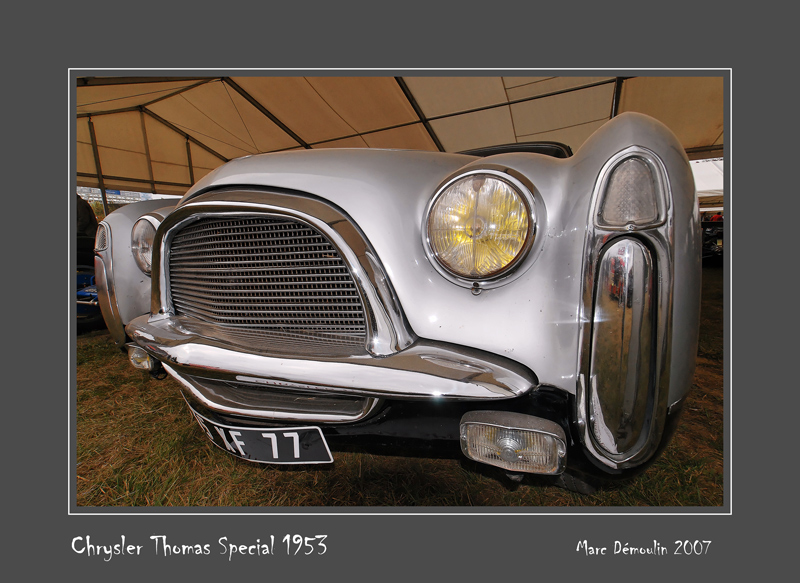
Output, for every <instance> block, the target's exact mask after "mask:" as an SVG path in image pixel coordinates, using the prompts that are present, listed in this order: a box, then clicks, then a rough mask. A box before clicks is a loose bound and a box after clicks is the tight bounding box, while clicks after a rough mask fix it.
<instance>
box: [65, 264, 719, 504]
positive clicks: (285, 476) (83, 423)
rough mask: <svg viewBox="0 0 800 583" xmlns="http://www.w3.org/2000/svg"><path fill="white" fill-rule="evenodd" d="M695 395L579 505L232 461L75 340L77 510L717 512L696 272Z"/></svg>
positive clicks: (547, 494) (495, 478)
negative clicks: (629, 463) (624, 478)
mask: <svg viewBox="0 0 800 583" xmlns="http://www.w3.org/2000/svg"><path fill="white" fill-rule="evenodd" d="M703 276H704V282H703V308H702V314H701V338H700V347H699V351H698V360H697V371H696V374H695V379H694V386H693V389H692V391H691V393H690V396H689V397H688V399H687V402H686V404H685V406H684V412H683V416H682V418H681V422H680V425H679V427H678V430H677V432H676V434H675V436H674V438H673V440H672V442H671V444H670V445H669V447H668V448H667V449H666V450H665V451H664V453H663V454H662V456H661V457H660V458H659V459H658V460H657V461H656V463H655V464H654V465H653V466H652V467H651V468H650V469H649V470H648V471H647V472H645V473H644V474H643V475H641V476H639V477H637V478H635V479H633V480H631V481H629V482H626V483H624V484H621V485H616V486H613V487H609V488H605V489H601V490H599V491H597V492H596V493H594V494H589V495H580V494H575V493H572V492H568V491H566V490H563V489H561V488H558V487H555V486H553V485H551V484H549V483H548V482H547V481H545V480H543V479H542V478H539V477H537V476H529V477H526V478H525V480H524V481H523V482H522V483H519V484H516V483H512V482H509V481H508V480H506V479H505V478H504V477H502V475H500V474H499V473H497V472H495V471H494V470H493V469H492V468H489V467H487V466H483V465H480V464H472V463H471V462H469V461H468V460H466V459H463V460H460V459H425V458H411V457H394V456H383V455H372V454H366V453H349V452H347V453H338V454H336V455H335V457H336V461H335V463H334V464H330V465H326V466H324V467H323V466H311V467H308V468H298V467H276V466H269V465H257V464H252V463H249V462H245V461H241V460H238V459H236V458H233V457H231V456H229V455H227V454H226V453H224V452H223V451H221V450H219V449H217V448H216V447H215V446H214V445H212V444H211V443H210V442H209V441H207V439H206V438H205V437H204V435H203V433H202V432H201V431H200V429H199V427H198V426H197V424H196V423H195V421H194V420H192V418H191V417H190V415H189V412H188V410H187V408H186V405H185V403H184V401H183V399H182V398H181V396H180V393H179V389H178V385H177V383H176V382H175V381H174V380H172V379H171V378H168V379H166V380H163V381H156V380H153V379H151V378H150V376H149V375H148V374H147V373H143V372H141V371H138V370H135V369H133V368H132V367H131V366H130V365H129V364H128V362H127V358H126V357H125V356H124V355H123V354H122V353H121V352H120V351H119V350H118V349H117V348H116V347H115V346H114V343H113V341H112V340H111V338H110V336H109V335H108V333H107V332H106V331H105V330H94V331H80V332H81V333H80V334H79V336H78V337H77V437H76V441H75V444H76V448H77V468H76V473H77V484H76V492H77V504H78V506H83V507H91V506H189V507H197V506H214V507H224V506H270V507H294V506H312V507H339V506H346V507H362V506H363V507H389V506H391V507H518V506H521V507H538V506H572V507H576V506H603V507H617V506H639V507H650V506H658V507H672V506H703V507H708V506H722V505H723V441H724V423H723V359H722V354H723V325H722V319H723V308H722V289H723V278H722V268H721V267H709V268H706V269H704V273H703Z"/></svg>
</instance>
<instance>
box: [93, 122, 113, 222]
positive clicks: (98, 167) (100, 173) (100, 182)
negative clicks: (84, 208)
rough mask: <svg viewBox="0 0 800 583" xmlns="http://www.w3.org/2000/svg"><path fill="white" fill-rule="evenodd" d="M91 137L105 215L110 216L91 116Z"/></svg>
mask: <svg viewBox="0 0 800 583" xmlns="http://www.w3.org/2000/svg"><path fill="white" fill-rule="evenodd" d="M89 135H90V136H91V138H92V152H94V168H95V170H97V181H98V183H99V184H100V197H101V198H102V199H103V213H105V215H106V216H108V198H107V197H106V185H105V182H103V169H102V167H101V166H100V151H99V150H98V148H97V136H96V135H95V133H94V123H92V116H91V115H90V116H89Z"/></svg>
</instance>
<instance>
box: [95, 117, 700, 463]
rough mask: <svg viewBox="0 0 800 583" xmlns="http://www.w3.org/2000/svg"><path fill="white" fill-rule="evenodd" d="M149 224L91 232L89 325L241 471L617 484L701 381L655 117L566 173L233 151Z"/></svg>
mask: <svg viewBox="0 0 800 583" xmlns="http://www.w3.org/2000/svg"><path fill="white" fill-rule="evenodd" d="M151 206H152V208H151V207H148V208H147V209H144V208H142V210H141V211H137V210H135V209H129V210H128V211H126V214H125V215H124V216H122V214H120V215H119V216H118V217H115V216H114V215H115V214H117V213H114V214H112V215H110V216H109V217H108V218H107V220H106V221H105V223H104V224H101V232H102V233H103V236H104V237H105V239H104V241H105V242H104V245H105V246H104V247H103V248H102V249H98V251H97V259H96V264H97V267H96V271H97V273H98V274H99V275H102V277H101V279H103V282H102V283H100V282H99V283H98V290H99V297H100V303H101V307H102V309H103V314H104V316H105V317H106V321H107V323H108V325H109V329H110V330H112V335H113V336H114V339H115V341H116V342H117V343H118V344H119V345H120V347H121V348H124V349H125V350H126V351H127V352H128V354H129V357H130V359H131V362H132V363H133V364H134V365H135V366H138V367H141V368H145V369H149V370H151V371H152V372H153V373H154V374H157V373H158V372H160V371H161V370H164V371H166V372H167V373H168V374H170V375H171V376H173V377H174V378H175V379H176V380H177V381H178V382H179V383H180V386H181V390H182V393H183V396H184V398H185V399H186V402H187V404H188V406H189V407H190V409H191V411H192V414H193V415H194V416H195V418H196V419H197V421H198V423H199V425H200V427H201V429H202V430H203V431H204V432H205V433H206V435H207V436H208V437H209V438H210V439H211V440H212V441H213V442H214V443H215V444H216V445H218V446H219V447H221V448H223V449H225V450H226V451H228V452H229V453H231V454H232V455H236V456H238V457H242V458H245V459H249V460H251V461H256V462H263V463H289V464H298V463H329V462H331V461H333V459H334V454H333V453H331V452H332V451H333V452H334V453H335V451H336V450H337V448H339V447H345V446H350V445H356V446H361V447H365V448H369V449H373V450H375V451H383V452H386V453H393V452H397V451H399V449H400V448H401V447H402V448H405V447H406V446H411V447H415V448H417V449H422V450H423V451H424V450H426V449H427V450H430V449H434V448H439V447H442V448H444V449H450V450H460V451H461V452H462V453H463V454H464V455H465V456H466V457H468V458H470V459H473V460H476V461H478V462H482V463H486V464H489V465H492V466H496V467H499V468H502V469H503V470H505V471H506V472H509V473H512V474H515V475H517V474H520V473H534V474H544V475H560V474H562V473H563V472H565V471H571V472H576V473H583V474H589V475H594V476H599V477H606V478H610V477H626V476H629V475H631V474H633V473H635V472H638V471H640V470H641V469H643V468H645V467H646V466H647V465H648V464H649V463H651V462H652V461H653V459H655V457H656V455H657V453H658V451H659V450H660V449H662V448H663V446H664V445H665V444H666V442H667V440H668V438H669V435H670V433H671V430H672V428H673V427H674V424H675V421H676V420H677V418H678V413H679V411H680V407H681V404H682V402H683V400H684V398H685V396H686V393H687V391H688V389H689V387H690V386H691V382H692V375H693V370H694V358H695V354H696V347H697V334H698V321H699V305H700V271H701V265H700V261H701V251H700V244H701V243H700V231H699V227H698V225H699V222H698V210H697V202H696V195H695V192H694V183H693V179H692V174H691V170H690V168H689V164H688V160H687V159H686V156H685V154H684V152H683V150H682V149H681V148H680V146H679V144H678V143H677V141H676V139H675V137H674V136H673V135H672V134H671V133H670V132H669V130H667V129H666V128H665V127H664V126H663V125H661V124H660V123H659V122H656V121H655V120H653V119H651V118H648V117H646V116H642V115H638V114H625V115H622V116H619V117H618V118H615V119H614V120H612V121H611V122H609V123H608V124H606V125H605V126H603V128H601V129H600V130H599V131H598V132H596V134H595V135H594V136H592V137H591V138H590V139H589V140H588V141H587V142H586V143H585V144H584V145H583V146H582V147H581V149H580V150H579V151H578V152H577V153H576V154H575V155H574V156H571V157H568V158H555V157H552V156H547V155H542V154H535V153H534V154H532V153H528V152H509V153H498V154H494V155H489V156H482V157H479V156H474V155H462V154H446V153H431V152H412V151H390V150H319V151H317V150H312V151H302V152H284V153H276V154H267V155H258V156H252V157H246V158H242V159H238V160H235V161H232V162H230V163H228V164H226V165H224V166H222V167H220V168H218V169H217V170H215V171H214V172H212V173H211V174H209V175H208V176H206V177H205V178H204V179H202V180H201V181H200V182H199V183H198V184H196V185H195V186H194V187H193V188H192V189H191V190H190V191H189V192H188V193H187V194H186V196H184V198H183V199H182V200H181V201H180V203H179V204H178V205H177V206H176V207H175V208H174V209H172V208H170V209H158V208H156V206H155V205H151ZM118 212H119V211H118ZM99 237H100V235H98V239H99ZM117 240H119V241H122V243H120V245H119V246H117V245H116V243H115V245H113V246H112V245H111V244H110V241H114V242H116V241H117ZM112 247H113V248H112ZM117 247H119V248H117ZM112 264H113V265H112ZM110 274H113V278H112V277H111V276H110ZM122 282H124V283H122Z"/></svg>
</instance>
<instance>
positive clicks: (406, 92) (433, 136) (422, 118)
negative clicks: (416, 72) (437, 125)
mask: <svg viewBox="0 0 800 583" xmlns="http://www.w3.org/2000/svg"><path fill="white" fill-rule="evenodd" d="M394 79H395V81H397V84H398V85H399V86H400V90H401V91H402V92H403V95H405V96H406V99H407V100H408V103H409V104H411V107H412V108H413V109H414V113H416V114H417V117H418V118H419V119H420V121H421V122H422V125H423V126H424V127H425V131H427V132H428V135H429V136H430V137H431V139H432V140H433V143H434V144H436V148H437V149H438V150H439V151H440V152H444V146H442V143H441V142H440V141H439V137H438V136H437V135H436V132H435V131H433V127H432V126H431V124H430V122H428V118H426V117H425V114H423V113H422V108H421V107H420V106H419V104H418V103H417V100H416V99H414V95H413V94H412V93H411V90H410V89H409V88H408V85H406V82H405V81H403V78H402V77H395V78H394Z"/></svg>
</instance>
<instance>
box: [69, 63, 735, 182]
mask: <svg viewBox="0 0 800 583" xmlns="http://www.w3.org/2000/svg"><path fill="white" fill-rule="evenodd" d="M76 82H77V89H76V90H77V125H76V134H75V137H76V159H77V168H76V172H77V184H78V186H86V187H95V188H100V189H101V190H103V191H105V190H106V189H117V190H132V191H139V192H153V193H159V194H183V193H184V192H186V190H187V189H188V188H189V187H190V186H191V185H192V184H193V183H194V182H196V181H197V180H199V179H200V178H202V177H203V176H204V175H205V174H207V173H208V172H210V171H211V170H213V169H214V168H216V167H217V166H219V165H221V164H223V163H224V162H226V161H228V160H231V159H233V158H237V157H240V156H245V155H249V154H256V153H260V152H275V151H281V150H291V149H303V148H306V149H310V148H339V147H356V148H363V147H374V148H403V149H420V150H439V151H446V152H458V151H463V150H468V149H472V148H478V147H484V146H491V145H497V144H505V143H514V142H526V141H543V140H544V141H557V142H562V143H564V144H566V145H568V146H570V147H571V148H572V150H573V151H575V150H577V149H578V148H579V147H580V145H581V144H582V143H583V142H584V141H585V140H586V138H587V137H588V136H589V135H591V134H592V133H593V132H594V131H595V130H596V129H597V128H599V127H600V126H601V125H603V124H604V123H605V122H607V121H608V120H609V119H611V118H612V117H613V116H615V115H617V114H619V113H621V112H625V111H638V112H641V113H646V114H648V115H651V116H653V117H655V118H656V119H659V120H660V121H662V122H663V123H665V124H666V125H667V126H668V127H670V128H671V129H672V130H673V131H674V132H675V134H676V135H677V136H678V139H679V140H680V142H681V144H682V145H683V147H684V148H685V150H686V151H687V153H688V154H689V156H690V158H692V159H698V158H710V157H717V158H719V157H721V156H722V148H723V143H724V142H723V115H724V113H723V112H724V108H723V77H722V76H721V75H720V76H712V77H688V76H687V77H656V76H653V77H627V78H623V77H608V76H598V77H577V76H575V77H567V76H562V77H497V76H494V77H492V76H474V77H425V76H415V77H389V76H377V77H375V76H370V77H366V76H365V77H343V76H329V77H301V76H291V77H290V76H266V75H265V76H241V77H235V76H234V77H179V78H176V77H169V78H168V77H77V78H76Z"/></svg>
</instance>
